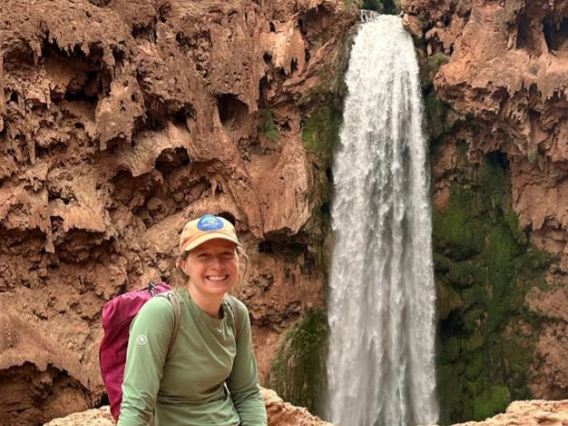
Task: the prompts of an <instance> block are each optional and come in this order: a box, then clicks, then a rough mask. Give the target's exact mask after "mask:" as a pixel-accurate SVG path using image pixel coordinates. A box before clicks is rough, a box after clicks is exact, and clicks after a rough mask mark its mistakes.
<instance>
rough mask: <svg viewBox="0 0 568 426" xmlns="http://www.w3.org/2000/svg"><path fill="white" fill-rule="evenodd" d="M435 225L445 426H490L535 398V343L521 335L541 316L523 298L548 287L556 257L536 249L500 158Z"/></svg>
mask: <svg viewBox="0 0 568 426" xmlns="http://www.w3.org/2000/svg"><path fill="white" fill-rule="evenodd" d="M433 226H434V230H433V240H434V251H435V255H434V262H435V275H436V281H437V283H438V287H439V292H438V293H439V300H438V304H439V305H438V306H439V309H438V312H439V315H440V319H441V321H440V336H439V344H440V351H439V353H440V356H439V360H438V363H439V365H438V376H439V377H438V384H439V393H440V400H441V401H443V404H442V405H441V408H442V413H441V417H442V418H441V421H442V422H444V423H457V422H461V421H465V420H471V419H475V420H483V419H485V418H486V417H489V416H492V415H495V414H496V413H498V412H502V411H503V410H504V409H505V408H506V406H507V405H508V403H509V402H510V401H511V398H527V397H530V392H529V389H528V386H527V377H526V373H527V371H528V368H529V365H530V362H531V357H532V353H533V350H534V345H535V343H536V342H535V337H533V336H531V334H530V333H528V334H522V333H518V332H516V330H518V329H519V328H520V327H521V326H525V327H528V328H529V329H538V326H539V322H540V318H539V317H538V316H537V315H536V314H534V313H532V312H530V311H529V310H528V309H527V308H526V307H525V304H524V298H525V295H526V294H527V292H528V291H529V290H530V289H531V288H532V287H535V286H537V287H541V288H546V286H547V284H546V281H545V278H544V277H545V273H546V271H547V269H548V268H549V266H550V265H551V264H552V263H553V262H554V261H555V260H556V259H555V257H554V256H551V255H550V254H548V253H546V252H543V251H540V250H536V249H534V248H533V247H531V245H530V244H529V240H528V238H527V235H526V233H525V232H523V231H522V230H520V229H519V223H518V218H517V216H516V214H515V213H514V211H513V210H512V208H511V190H510V181H509V175H508V163H507V160H506V158H505V157H504V155H501V154H500V153H493V154H491V155H489V156H488V157H487V158H486V161H485V163H484V164H481V165H477V166H476V165H472V166H471V168H470V169H469V170H468V171H467V172H464V173H463V174H462V175H461V176H459V178H458V179H456V180H455V181H454V183H453V185H452V188H451V197H450V199H449V202H448V204H447V206H445V207H444V208H443V209H435V210H434V212H433Z"/></svg>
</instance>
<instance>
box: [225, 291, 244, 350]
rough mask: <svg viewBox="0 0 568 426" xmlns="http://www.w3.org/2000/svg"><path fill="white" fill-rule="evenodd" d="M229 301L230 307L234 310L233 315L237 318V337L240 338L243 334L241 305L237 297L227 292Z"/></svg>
mask: <svg viewBox="0 0 568 426" xmlns="http://www.w3.org/2000/svg"><path fill="white" fill-rule="evenodd" d="M226 299H227V303H228V304H229V308H231V311H233V317H234V318H235V339H236V340H238V339H239V337H240V334H241V313H240V312H239V306H238V305H237V299H236V297H234V296H231V295H230V294H227V297H226Z"/></svg>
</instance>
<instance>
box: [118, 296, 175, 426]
mask: <svg viewBox="0 0 568 426" xmlns="http://www.w3.org/2000/svg"><path fill="white" fill-rule="evenodd" d="M171 304H172V303H171V302H170V301H169V300H168V299H167V298H165V297H154V298H153V299H151V300H149V301H148V302H147V303H146V304H145V305H144V306H143V307H142V309H140V311H139V312H138V315H136V317H135V318H134V321H132V324H131V326H130V337H129V339H128V349H127V352H126V366H125V369H124V380H123V382H122V404H121V406H120V417H119V420H118V424H117V426H146V425H148V424H149V422H150V418H151V417H152V414H153V412H154V408H155V407H156V397H157V395H158V390H159V388H160V381H161V379H162V374H163V368H164V362H165V360H166V355H167V352H168V347H169V345H170V340H171V337H172V333H173V330H174V324H175V312H174V310H173V307H172V306H171Z"/></svg>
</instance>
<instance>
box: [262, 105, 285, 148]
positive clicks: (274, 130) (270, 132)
mask: <svg viewBox="0 0 568 426" xmlns="http://www.w3.org/2000/svg"><path fill="white" fill-rule="evenodd" d="M259 131H260V133H262V134H263V135H264V136H266V137H267V138H268V139H270V140H271V141H272V142H278V140H279V139H280V133H279V132H278V126H277V125H276V122H275V121H274V114H273V113H272V110H271V109H265V110H264V112H263V113H262V120H261V122H260V125H259Z"/></svg>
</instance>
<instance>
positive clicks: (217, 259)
mask: <svg viewBox="0 0 568 426" xmlns="http://www.w3.org/2000/svg"><path fill="white" fill-rule="evenodd" d="M212 265H213V266H216V267H222V268H224V267H225V262H223V259H222V257H221V256H213V262H212Z"/></svg>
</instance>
